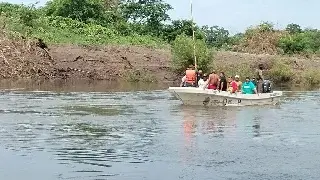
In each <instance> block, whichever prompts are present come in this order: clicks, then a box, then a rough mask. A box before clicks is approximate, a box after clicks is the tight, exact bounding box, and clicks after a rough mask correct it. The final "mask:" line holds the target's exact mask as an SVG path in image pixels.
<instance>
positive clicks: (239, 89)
mask: <svg viewBox="0 0 320 180" xmlns="http://www.w3.org/2000/svg"><path fill="white" fill-rule="evenodd" d="M235 80H236V83H237V85H238V88H237V89H238V92H240V91H241V88H242V82H241V81H240V76H239V75H236V76H235Z"/></svg>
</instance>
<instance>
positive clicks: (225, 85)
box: [219, 72, 228, 91]
mask: <svg viewBox="0 0 320 180" xmlns="http://www.w3.org/2000/svg"><path fill="white" fill-rule="evenodd" d="M227 89H228V83H227V79H226V76H225V74H224V72H220V82H219V90H220V91H227Z"/></svg>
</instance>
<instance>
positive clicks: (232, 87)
mask: <svg viewBox="0 0 320 180" xmlns="http://www.w3.org/2000/svg"><path fill="white" fill-rule="evenodd" d="M228 91H229V92H230V93H236V92H237V91H238V84H237V82H236V81H235V78H233V77H229V78H228Z"/></svg>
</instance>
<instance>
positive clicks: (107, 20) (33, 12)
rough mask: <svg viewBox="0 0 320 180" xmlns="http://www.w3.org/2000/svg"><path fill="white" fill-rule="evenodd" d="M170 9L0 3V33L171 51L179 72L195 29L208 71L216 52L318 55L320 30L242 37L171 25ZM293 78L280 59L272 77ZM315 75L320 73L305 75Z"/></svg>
mask: <svg viewBox="0 0 320 180" xmlns="http://www.w3.org/2000/svg"><path fill="white" fill-rule="evenodd" d="M172 9H173V8H172V7H171V5H170V4H168V3H166V2H164V0H148V1H141V0H51V1H49V2H48V3H47V4H46V5H45V6H44V7H39V8H36V7H35V6H34V5H31V6H26V5H14V4H10V3H0V30H2V31H3V32H6V34H11V35H15V36H17V37H20V38H21V37H26V38H40V39H43V40H44V41H45V42H46V43H49V44H65V43H68V44H80V45H102V44H126V45H142V46H147V47H156V48H170V47H171V51H172V54H173V59H172V64H173V69H174V70H176V71H180V72H181V71H183V70H184V68H186V67H187V66H188V65H189V64H193V41H192V34H193V29H194V30H195V37H196V42H195V44H196V57H197V60H198V66H199V68H200V69H203V70H205V71H206V70H209V69H210V68H211V67H215V68H217V67H218V66H217V65H215V64H214V62H212V53H213V52H214V50H228V51H234V52H246V53H254V54H274V55H277V54H278V55H288V56H291V55H303V56H307V57H310V55H313V56H318V55H320V53H319V52H320V31H319V30H316V29H302V28H301V27H300V26H299V25H297V24H289V25H288V26H287V27H286V28H285V29H283V30H278V29H275V28H274V26H273V25H272V24H271V23H268V22H265V23H262V24H260V25H258V26H255V27H250V28H248V29H247V30H246V31H245V32H244V33H239V34H236V35H230V33H229V31H228V30H227V29H224V28H222V27H218V26H214V25H213V26H211V27H210V26H202V27H200V26H198V25H197V24H194V23H193V22H191V21H190V20H186V19H182V20H171V19H170V16H169V15H168V12H169V11H170V10H172ZM2 34H3V33H2ZM212 63H213V64H212ZM219 68H221V67H219ZM225 68H226V70H225V71H228V72H230V73H232V74H235V73H237V74H243V72H245V74H247V75H248V74H250V75H251V74H252V73H250V72H251V71H250V70H248V69H252V67H251V65H249V64H243V65H242V66H241V67H239V66H237V67H232V66H228V67H225ZM228 68H229V69H228ZM246 69H247V70H246ZM240 71H243V72H240ZM292 73H293V71H292V68H291V65H288V64H287V63H286V62H284V61H282V60H278V61H277V62H275V65H274V66H273V68H272V69H271V70H270V72H269V74H270V76H272V77H273V79H274V80H275V81H277V82H282V81H289V80H292V77H291V76H292ZM316 75H318V74H317V71H315V72H310V73H309V74H306V75H305V76H306V77H307V76H308V77H315V76H316ZM142 77H143V78H142ZM128 79H129V80H130V81H140V80H141V79H144V80H147V79H152V78H149V75H141V72H139V73H137V72H136V71H134V72H131V73H129V75H128ZM316 79H317V78H315V79H313V78H311V79H310V78H308V82H309V84H315V83H318V81H317V80H316Z"/></svg>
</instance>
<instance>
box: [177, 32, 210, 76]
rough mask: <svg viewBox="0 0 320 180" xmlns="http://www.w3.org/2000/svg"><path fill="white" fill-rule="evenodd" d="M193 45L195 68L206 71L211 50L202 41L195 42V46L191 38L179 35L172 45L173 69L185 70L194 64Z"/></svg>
mask: <svg viewBox="0 0 320 180" xmlns="http://www.w3.org/2000/svg"><path fill="white" fill-rule="evenodd" d="M194 45H195V52H196V58H197V66H198V67H197V68H198V69H202V70H203V71H208V70H209V69H208V68H209V67H210V65H211V59H212V50H210V49H209V48H208V47H207V46H206V44H205V41H203V40H196V41H195V44H194V42H193V40H192V38H191V37H188V36H186V35H179V36H178V37H177V38H176V39H175V41H174V42H173V44H172V55H173V60H172V64H173V68H174V69H175V70H178V71H183V70H185V69H186V68H187V67H188V66H189V65H192V64H194V56H193V52H194Z"/></svg>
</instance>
